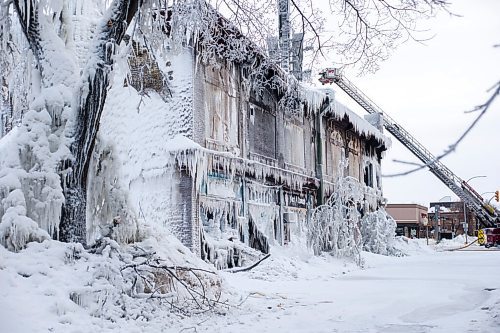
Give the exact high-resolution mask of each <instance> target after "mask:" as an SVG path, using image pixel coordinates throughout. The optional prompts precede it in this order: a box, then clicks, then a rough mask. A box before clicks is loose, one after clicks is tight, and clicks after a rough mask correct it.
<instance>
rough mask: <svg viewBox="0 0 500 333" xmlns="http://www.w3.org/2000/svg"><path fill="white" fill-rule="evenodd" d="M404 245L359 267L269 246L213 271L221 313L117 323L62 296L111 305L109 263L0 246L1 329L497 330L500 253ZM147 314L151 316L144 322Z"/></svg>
mask: <svg viewBox="0 0 500 333" xmlns="http://www.w3.org/2000/svg"><path fill="white" fill-rule="evenodd" d="M407 242H408V244H407V243H406V241H400V244H399V246H400V248H402V249H403V250H404V251H405V252H406V253H409V254H410V255H409V256H404V257H385V256H380V255H374V254H370V253H366V252H364V253H363V257H364V268H359V267H357V266H356V265H354V264H352V263H349V262H345V261H343V260H339V259H334V258H332V257H330V256H322V257H315V256H311V255H308V254H305V253H303V252H300V251H293V249H292V250H290V249H280V248H273V249H272V255H271V257H270V258H269V259H267V260H265V261H263V262H262V263H261V264H260V265H258V266H257V267H255V268H254V269H253V270H251V271H248V272H240V273H229V272H222V273H221V275H222V277H223V279H224V280H225V282H224V283H223V285H224V288H225V289H226V290H227V291H228V292H227V293H226V294H225V295H224V296H223V298H221V300H227V301H228V303H229V304H230V307H229V308H228V309H226V310H224V311H223V313H222V314H214V313H211V312H207V313H203V314H199V315H195V316H193V317H187V318H181V317H180V316H178V315H173V314H169V311H168V309H165V310H159V309H155V306H154V304H152V303H148V302H149V301H148V300H145V301H144V303H143V304H145V305H147V304H149V305H148V306H147V307H146V308H144V309H142V310H141V309H139V308H137V305H138V303H133V302H132V301H130V300H129V301H126V302H124V303H123V304H125V305H126V306H127V307H128V311H129V312H130V314H129V315H127V316H125V317H123V313H122V312H120V311H117V309H115V308H114V307H113V306H112V305H109V304H107V303H106V302H103V301H102V299H101V300H97V301H96V304H92V302H91V301H92V300H84V299H83V300H82V299H79V300H78V301H76V302H75V299H74V297H73V299H71V300H70V298H69V297H68V295H67V294H68V293H71V291H72V290H76V289H78V288H80V289H81V290H85V289H86V288H87V289H92V288H93V290H94V291H95V290H97V289H102V290H105V291H106V293H105V294H106V297H108V298H109V300H108V302H112V301H117V300H116V299H113V291H112V290H111V289H112V286H110V284H109V277H107V279H103V278H101V277H99V274H97V275H96V274H95V273H93V270H99V269H100V270H101V271H102V266H103V265H112V263H113V261H116V259H114V260H108V259H105V258H104V257H103V256H101V257H100V258H97V259H96V258H95V257H93V256H96V255H89V254H85V253H83V254H82V253H81V250H78V247H77V250H72V251H73V252H74V253H76V254H77V255H74V253H73V255H70V254H68V249H72V248H71V245H67V244H61V243H57V242H47V241H46V242H44V243H43V244H33V245H30V246H29V247H28V249H27V250H24V251H22V252H21V253H17V254H16V253H11V252H7V251H6V250H5V249H3V248H0V332H91V331H92V332H108V331H116V332H411V333H415V332H422V333H424V332H425V333H426V332H453V333H455V332H498V331H499V330H500V280H499V279H498V277H499V276H500V265H498V263H499V262H500V251H499V250H498V249H489V250H486V251H483V250H484V248H481V247H478V246H476V245H472V246H470V247H468V248H466V249H465V250H462V251H446V250H444V249H445V248H447V249H450V248H458V247H461V246H462V245H463V243H462V241H461V239H459V240H457V241H447V242H443V243H441V244H439V245H437V246H436V245H434V244H433V242H431V244H430V246H429V247H428V246H426V245H425V240H407ZM73 248H74V246H73ZM75 251H76V252H75ZM70 252H71V251H70ZM37 253H38V255H37ZM49 258H52V259H56V260H49ZM50 262H51V264H50V265H49V263H50ZM101 274H102V273H101ZM111 280H112V279H111ZM121 287H123V286H121ZM122 301H123V300H122ZM99 308H100V310H99ZM147 311H156V312H154V315H150V316H149V317H148V314H147ZM98 313H101V314H104V315H105V316H107V317H108V320H106V319H103V318H98V317H97V316H96V314H98Z"/></svg>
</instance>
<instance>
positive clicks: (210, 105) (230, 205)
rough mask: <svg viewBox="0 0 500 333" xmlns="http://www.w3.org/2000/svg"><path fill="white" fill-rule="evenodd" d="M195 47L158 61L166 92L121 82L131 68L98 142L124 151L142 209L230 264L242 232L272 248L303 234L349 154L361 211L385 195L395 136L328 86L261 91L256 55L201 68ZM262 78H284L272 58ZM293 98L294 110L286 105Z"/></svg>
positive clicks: (113, 94)
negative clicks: (385, 158)
mask: <svg viewBox="0 0 500 333" xmlns="http://www.w3.org/2000/svg"><path fill="white" fill-rule="evenodd" d="M134 49H135V50H136V52H135V54H136V56H133V57H132V58H131V59H133V61H130V60H129V65H130V67H131V73H132V74H133V73H137V72H139V70H138V68H140V67H141V64H144V63H146V62H147V60H144V59H147V57H144V54H143V53H141V52H147V50H143V51H140V50H138V49H140V46H137V45H136V46H135V48H134ZM137 54H140V57H142V59H143V62H142V63H141V62H140V61H139V62H137ZM197 56H198V55H197V51H196V48H191V47H186V48H182V49H178V50H175V51H172V52H170V53H169V54H168V55H167V56H166V58H167V59H168V61H167V62H166V63H165V64H158V65H159V66H160V67H162V66H164V68H161V70H163V72H164V73H166V77H165V79H166V80H167V83H166V86H168V93H161V94H156V93H155V92H154V91H153V90H156V91H162V89H164V87H163V86H162V85H157V87H156V88H157V89H150V92H149V93H148V97H146V96H139V95H138V94H137V92H136V91H134V90H133V88H131V87H130V85H128V84H125V87H124V85H123V82H124V77H123V75H122V76H119V75H117V77H118V79H116V78H115V84H114V85H113V88H112V89H111V91H110V94H109V99H108V101H107V103H106V107H105V110H104V113H103V121H102V124H101V128H102V129H106V130H103V131H101V139H102V142H107V143H109V144H110V145H111V146H113V148H112V150H113V151H115V152H117V153H118V155H119V156H121V157H120V158H119V159H120V160H121V161H122V162H121V166H120V168H122V170H124V172H122V174H123V173H125V174H126V177H122V180H124V179H125V180H127V179H128V180H127V181H126V182H125V183H126V186H127V187H128V191H129V193H130V196H129V199H130V200H131V201H132V205H133V206H135V207H136V210H137V212H138V214H139V216H140V218H142V219H144V220H145V221H148V222H154V223H159V224H163V225H165V226H167V227H168V228H170V229H171V231H172V232H173V233H174V234H175V235H176V236H177V237H178V238H179V239H181V240H182V242H183V243H184V244H185V245H187V246H188V247H190V248H191V249H192V250H193V251H195V252H196V253H198V254H199V255H201V256H202V258H204V259H207V260H210V261H212V262H214V263H217V265H218V266H220V267H226V266H229V267H231V266H235V265H238V264H239V263H238V262H237V261H238V260H239V259H238V258H239V255H238V253H236V254H235V253H233V252H234V251H236V252H238V249H239V248H238V246H236V247H234V246H233V244H234V243H235V242H233V241H235V240H239V241H241V242H243V243H245V244H247V245H250V246H251V247H253V248H254V249H257V250H260V251H262V252H264V253H267V252H268V251H269V244H278V245H285V244H287V243H288V242H291V241H293V240H294V237H296V238H300V237H301V236H300V235H301V233H302V235H303V233H304V230H305V229H306V228H307V225H308V223H310V221H309V219H310V214H311V211H312V209H314V208H315V207H316V206H318V205H319V204H321V203H322V202H324V200H325V199H326V198H328V197H329V196H330V195H331V193H333V191H335V184H334V180H335V177H336V174H337V172H338V166H339V162H340V160H341V159H342V158H343V157H346V158H347V159H348V161H349V162H348V168H347V172H346V176H347V175H348V176H351V177H354V178H356V179H358V180H359V182H361V183H362V184H364V185H365V186H364V194H365V198H364V201H363V202H361V203H360V209H361V210H369V211H373V210H375V209H376V208H377V207H378V206H379V205H380V204H381V201H382V200H383V197H382V191H381V190H382V187H381V181H380V179H381V178H380V162H381V159H382V154H383V152H384V151H385V150H386V149H387V147H388V145H389V141H388V139H387V138H386V137H385V136H383V135H382V134H381V132H380V131H379V129H377V128H376V127H374V126H373V125H372V124H370V122H369V121H367V120H365V119H363V118H361V117H359V116H358V115H356V114H355V113H353V112H352V111H350V110H349V109H348V108H346V107H345V106H344V105H342V104H341V103H339V102H338V101H337V100H336V99H335V94H334V92H333V91H332V90H325V89H315V88H311V87H306V86H303V85H300V84H297V82H295V81H293V79H292V78H284V79H283V80H281V81H280V82H281V83H279V84H275V85H273V86H265V85H263V86H257V87H258V88H259V89H256V86H255V85H252V82H251V80H252V77H251V76H250V75H248V73H249V72H248V71H247V70H246V68H247V65H248V64H245V63H238V62H228V61H220V62H218V63H215V64H211V65H203V64H200V62H199V61H197ZM253 56H254V57H261V55H259V54H254V55H253ZM155 66H157V65H155ZM155 66H150V65H148V66H147V68H153V67H155ZM148 75H149V74H148ZM148 75H145V76H144V78H145V81H146V82H147V81H148V80H149V76H148ZM264 75H267V76H268V77H269V78H270V77H272V76H282V77H284V75H283V74H282V73H281V72H280V71H279V69H277V68H274V69H273V67H269V69H268V72H266V73H264ZM125 81H128V82H132V83H133V81H134V78H133V77H132V78H131V77H130V76H129V78H128V80H125ZM153 81H154V80H153ZM287 85H295V86H296V87H295V93H294V94H293V97H289V96H286V94H289V93H290V87H289V86H287ZM134 86H136V88H137V84H136V85H134ZM158 89H160V90H158ZM287 98H288V99H290V101H291V104H293V105H294V106H293V110H291V109H290V107H289V105H290V103H288V104H286V103H283V100H285V99H287ZM290 101H289V102H290ZM125 115H127V116H125ZM124 117H127V120H126V121H125V120H124V119H121V118H124ZM130 117H131V118H130ZM104 150H106V149H104ZM96 156H101V157H102V156H107V155H105V154H103V153H97V154H96ZM106 158H108V157H106ZM100 163H101V162H99V160H98V159H97V160H96V165H99V164H100ZM95 202H102V198H98V199H96V200H95ZM91 206H92V205H91ZM95 213H96V212H94V215H95ZM113 214H117V213H113ZM106 218H108V219H109V216H108V217H106Z"/></svg>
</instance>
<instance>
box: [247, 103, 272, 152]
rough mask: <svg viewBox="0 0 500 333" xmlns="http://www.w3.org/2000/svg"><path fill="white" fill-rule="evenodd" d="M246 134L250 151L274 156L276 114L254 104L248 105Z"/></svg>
mask: <svg viewBox="0 0 500 333" xmlns="http://www.w3.org/2000/svg"><path fill="white" fill-rule="evenodd" d="M248 113H249V122H248V136H249V141H250V151H251V152H252V153H256V154H259V155H262V156H265V157H269V158H276V116H275V115H274V114H273V113H271V112H269V111H267V110H265V109H263V108H261V107H259V106H257V105H255V104H252V103H250V105H249V112H248Z"/></svg>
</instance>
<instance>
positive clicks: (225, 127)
mask: <svg viewBox="0 0 500 333" xmlns="http://www.w3.org/2000/svg"><path fill="white" fill-rule="evenodd" d="M235 76H236V74H235V72H233V71H229V70H227V69H224V68H222V69H218V70H212V69H207V71H206V82H207V83H206V84H205V110H206V114H207V115H208V122H207V123H206V125H205V126H206V127H207V128H206V130H207V131H206V132H207V135H208V138H209V139H212V140H214V141H216V142H217V143H220V144H224V145H227V146H233V147H237V146H238V99H237V85H236V78H235Z"/></svg>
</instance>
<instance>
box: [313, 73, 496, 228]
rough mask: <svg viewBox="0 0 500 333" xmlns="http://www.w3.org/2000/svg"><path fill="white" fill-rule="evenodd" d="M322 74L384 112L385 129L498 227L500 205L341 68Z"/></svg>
mask: <svg viewBox="0 0 500 333" xmlns="http://www.w3.org/2000/svg"><path fill="white" fill-rule="evenodd" d="M320 75H321V77H320V79H319V81H320V82H321V83H322V84H327V83H328V84H331V83H335V84H336V85H337V86H339V87H340V88H341V89H342V90H343V91H345V92H346V93H347V95H349V96H350V97H351V98H352V99H353V100H354V101H356V102H357V103H358V104H359V105H360V106H361V107H362V108H363V109H365V111H367V112H368V113H370V114H380V115H381V116H382V118H383V125H384V127H385V129H386V130H387V131H388V132H389V133H391V134H392V135H393V136H394V137H395V138H396V139H397V140H398V141H399V142H401V143H402V144H403V146H405V147H406V148H407V149H408V150H410V151H411V152H412V153H413V154H414V155H415V156H416V157H417V158H418V159H419V160H420V161H422V162H423V163H424V165H425V166H426V167H428V168H429V171H430V172H432V173H433V174H434V175H435V176H436V177H437V178H438V179H439V180H441V181H442V182H443V183H444V184H445V185H446V186H448V188H449V189H450V190H452V191H453V193H455V194H456V195H457V196H458V197H459V198H460V199H461V200H462V201H463V202H464V203H465V204H466V205H467V207H468V208H469V209H470V210H471V211H473V212H474V213H475V215H476V218H477V219H478V220H479V222H480V223H481V225H482V226H483V227H486V228H488V227H495V226H496V225H498V224H500V212H499V211H498V210H497V209H495V208H494V207H493V206H491V205H490V204H489V202H487V201H485V200H484V199H483V198H482V197H481V196H480V195H479V194H478V193H477V192H476V191H475V190H474V189H473V188H472V187H471V186H470V185H469V184H468V183H467V182H465V181H464V180H462V179H461V178H460V177H458V176H457V175H456V174H454V173H453V172H452V171H451V170H450V169H449V168H448V167H446V166H445V165H444V164H443V163H442V162H441V161H440V160H439V159H438V158H436V157H435V156H434V155H432V154H431V152H430V151H429V150H427V149H426V148H425V147H424V146H423V145H422V144H421V143H420V142H418V141H417V140H416V139H415V138H414V137H413V136H412V135H411V134H410V133H408V132H407V131H406V130H405V129H404V128H403V127H402V126H401V125H399V124H398V123H397V122H396V121H395V120H394V119H392V118H391V117H390V116H389V115H388V114H387V113H385V112H384V111H382V109H381V108H380V107H378V106H377V105H376V104H375V103H374V102H372V101H371V100H370V99H369V98H368V97H367V96H365V95H364V94H363V93H362V92H361V91H360V90H359V89H357V88H356V86H355V85H354V84H352V83H351V82H350V81H349V80H347V79H346V78H345V77H344V76H343V75H342V73H341V71H340V70H339V69H338V68H327V69H325V70H324V71H322V72H321V73H320Z"/></svg>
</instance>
